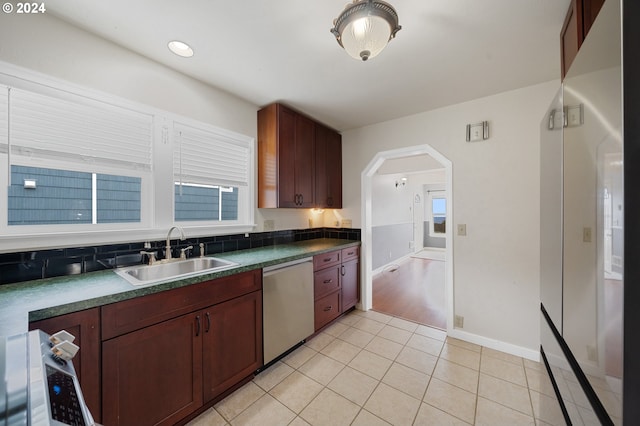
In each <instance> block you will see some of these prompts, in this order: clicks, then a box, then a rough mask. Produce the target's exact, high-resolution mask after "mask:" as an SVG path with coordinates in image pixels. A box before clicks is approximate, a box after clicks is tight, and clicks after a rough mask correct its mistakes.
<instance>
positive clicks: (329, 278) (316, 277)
mask: <svg viewBox="0 0 640 426" xmlns="http://www.w3.org/2000/svg"><path fill="white" fill-rule="evenodd" d="M339 288H340V266H338V265H336V266H333V267H330V268H325V269H322V270H320V271H318V272H314V273H313V297H314V299H318V298H319V297H322V296H324V295H326V294H329V293H331V292H334V291H336V290H338V289H339Z"/></svg>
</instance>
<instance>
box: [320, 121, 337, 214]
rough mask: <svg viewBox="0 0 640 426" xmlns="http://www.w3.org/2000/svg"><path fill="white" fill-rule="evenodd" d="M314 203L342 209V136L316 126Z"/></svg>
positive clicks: (324, 127)
mask: <svg viewBox="0 0 640 426" xmlns="http://www.w3.org/2000/svg"><path fill="white" fill-rule="evenodd" d="M315 184H316V203H317V206H318V207H325V208H330V209H341V208H342V136H341V135H340V133H338V132H336V131H334V130H332V129H330V128H328V127H326V126H323V125H321V124H316V182H315Z"/></svg>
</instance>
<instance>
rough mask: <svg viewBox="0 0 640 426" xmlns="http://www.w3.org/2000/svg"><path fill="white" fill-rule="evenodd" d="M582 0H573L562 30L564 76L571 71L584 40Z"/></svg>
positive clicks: (561, 45)
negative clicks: (570, 68)
mask: <svg viewBox="0 0 640 426" xmlns="http://www.w3.org/2000/svg"><path fill="white" fill-rule="evenodd" d="M582 22H583V21H582V0H571V3H570V4H569V10H568V11H567V16H566V17H565V20H564V25H563V26H562V30H561V31H560V54H561V57H560V59H561V67H562V70H561V71H562V78H564V76H565V75H566V74H567V71H569V67H570V66H571V63H572V62H573V59H574V58H575V57H576V55H577V54H578V49H580V45H581V44H582V40H583V29H582Z"/></svg>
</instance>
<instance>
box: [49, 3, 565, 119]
mask: <svg viewBox="0 0 640 426" xmlns="http://www.w3.org/2000/svg"><path fill="white" fill-rule="evenodd" d="M569 1H570V0H389V2H390V3H391V4H392V5H393V6H394V7H395V9H396V11H397V12H398V15H399V21H400V25H402V30H401V31H400V32H399V33H398V34H397V37H396V38H395V39H394V40H392V41H391V42H390V44H389V46H387V48H386V49H385V50H384V51H383V52H382V53H381V54H380V55H379V56H377V57H376V58H373V59H371V60H369V61H367V62H360V61H356V60H355V59H352V58H351V57H350V56H348V55H347V54H346V52H344V51H343V50H342V49H341V48H340V47H339V46H338V44H337V43H336V40H335V38H334V36H333V35H332V34H331V33H330V32H329V29H330V28H331V27H332V24H333V20H334V19H335V18H336V17H337V16H338V15H339V14H340V12H341V11H342V10H343V8H344V6H345V4H346V1H345V0H316V1H309V0H275V1H266V0H243V1H238V0H228V1H221V0H189V1H176V0H135V1H131V0H108V1H104V0H47V3H46V6H47V13H51V14H53V15H55V16H57V17H59V18H61V19H63V20H65V21H68V22H70V23H72V24H74V25H77V26H79V27H81V28H83V29H86V30H87V31H90V32H92V33H95V34H98V35H100V36H102V37H104V38H106V39H108V40H111V41H113V42H114V43H117V44H119V45H121V46H123V47H125V48H128V49H130V50H132V51H134V52H137V53H139V54H141V55H144V56H146V57H148V58H151V59H153V60H155V61H157V62H160V63H162V64H165V65H166V66H168V67H171V68H173V69H176V70H178V71H180V72H182V73H184V74H187V75H189V76H192V77H194V78H196V79H198V80H201V81H203V82H205V83H208V84H210V85H212V86H215V87H218V88H221V89H223V90H226V91H228V92H230V93H233V94H235V95H237V96H239V97H241V98H243V99H246V100H247V101H249V102H251V103H253V104H255V105H256V106H264V105H266V104H269V103H271V102H274V101H281V102H284V103H287V104H289V105H290V106H292V107H294V108H295V109H298V110H299V111H301V112H304V113H306V114H308V115H310V116H312V117H314V118H316V119H317V120H319V121H321V122H323V123H325V124H327V125H329V126H331V127H333V128H335V129H337V130H340V131H342V130H347V129H351V128H357V127H361V126H364V125H368V124H373V123H377V122H381V121H386V120H390V119H394V118H398V117H402V116H407V115H411V114H415V113H419V112H422V111H427V110H430V109H434V108H438V107H442V106H446V105H452V104H455V103H460V102H463V101H467V100H471V99H476V98H479V97H483V96H487V95H491V94H495V93H499V92H503V91H507V90H512V89H516V88H519V87H524V86H528V85H532V84H536V83H541V82H544V81H549V80H552V79H555V78H559V75H560V52H559V34H560V29H561V26H562V22H563V19H564V15H565V12H566V10H567V8H568V5H569ZM174 39H178V40H181V41H184V42H187V43H189V44H190V45H191V46H192V47H193V49H194V51H195V55H194V56H193V57H192V58H188V59H186V58H180V57H177V56H175V55H173V54H172V53H171V52H169V50H168V49H167V42H168V41H170V40H174Z"/></svg>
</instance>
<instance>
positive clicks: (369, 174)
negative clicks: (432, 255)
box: [361, 144, 454, 331]
mask: <svg viewBox="0 0 640 426" xmlns="http://www.w3.org/2000/svg"><path fill="white" fill-rule="evenodd" d="M425 154H426V155H428V156H430V157H433V158H434V159H435V160H437V161H438V162H440V163H441V164H442V165H443V166H444V168H445V174H446V193H447V206H449V208H448V210H449V212H450V213H451V217H453V208H454V205H453V192H452V190H453V183H452V178H453V171H452V163H451V161H450V160H449V159H448V158H446V157H445V156H443V155H442V154H440V153H439V152H438V151H436V150H435V149H434V148H432V147H431V146H430V145H427V144H425V145H419V146H413V147H406V148H399V149H395V150H389V151H382V152H379V153H377V154H376V155H375V157H374V158H373V159H372V160H371V161H370V162H369V164H368V165H367V167H366V168H365V169H364V170H363V171H362V174H361V185H362V211H361V216H362V224H363V227H362V284H361V286H362V292H361V294H362V297H361V307H362V309H363V310H369V309H371V307H372V303H373V292H372V276H373V268H372V259H373V252H372V244H371V242H372V216H373V213H372V203H371V200H372V179H373V176H374V174H375V173H376V171H377V170H378V169H379V168H380V167H381V166H382V164H383V163H384V162H385V161H386V160H391V159H398V158H403V157H411V156H422V155H425ZM446 258H447V259H448V261H447V264H446V272H445V273H446V279H445V280H446V299H447V301H446V304H447V331H449V330H452V329H453V313H454V300H453V262H454V258H453V232H452V229H451V226H449V227H447V230H446Z"/></svg>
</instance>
